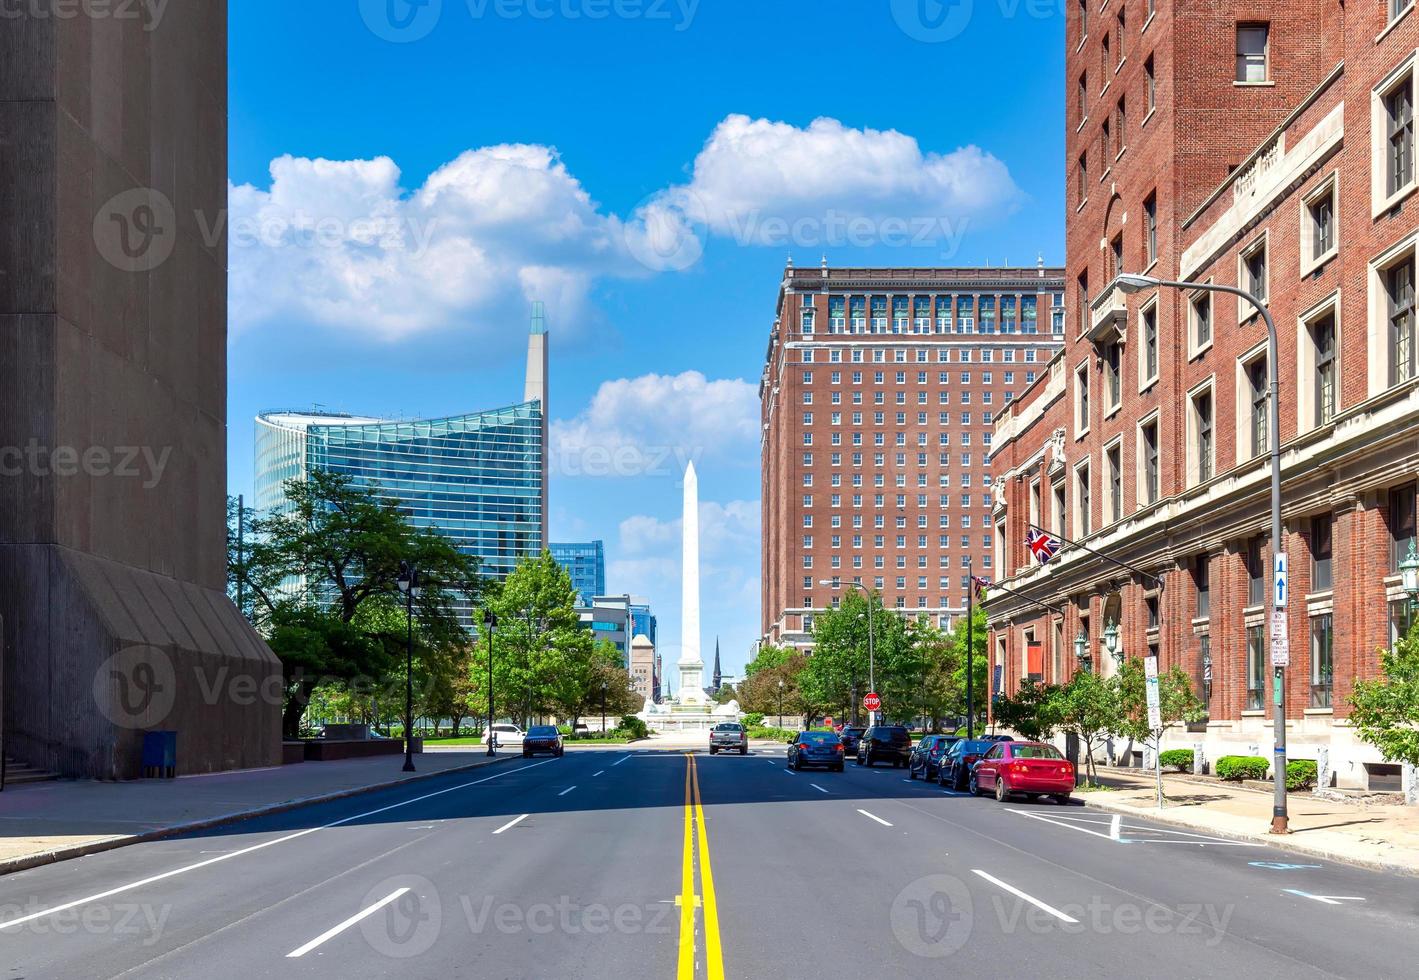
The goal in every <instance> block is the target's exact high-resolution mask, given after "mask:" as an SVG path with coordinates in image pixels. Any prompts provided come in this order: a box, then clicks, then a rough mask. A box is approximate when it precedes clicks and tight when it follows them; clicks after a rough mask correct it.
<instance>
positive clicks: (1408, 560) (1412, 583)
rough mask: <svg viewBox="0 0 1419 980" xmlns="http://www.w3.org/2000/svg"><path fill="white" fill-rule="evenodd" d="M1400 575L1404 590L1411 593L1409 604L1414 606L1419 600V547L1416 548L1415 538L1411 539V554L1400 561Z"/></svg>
mask: <svg viewBox="0 0 1419 980" xmlns="http://www.w3.org/2000/svg"><path fill="white" fill-rule="evenodd" d="M1399 577H1400V580H1401V581H1402V582H1403V583H1404V591H1405V592H1406V593H1408V594H1409V605H1410V606H1411V607H1412V606H1413V605H1414V604H1415V603H1416V602H1419V549H1416V548H1415V545H1414V539H1413V538H1411V539H1410V540H1409V554H1407V555H1405V556H1404V561H1402V562H1400V563H1399Z"/></svg>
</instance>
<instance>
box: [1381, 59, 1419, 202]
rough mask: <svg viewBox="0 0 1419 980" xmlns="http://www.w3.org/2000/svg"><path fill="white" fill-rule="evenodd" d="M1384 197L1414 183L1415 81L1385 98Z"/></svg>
mask: <svg viewBox="0 0 1419 980" xmlns="http://www.w3.org/2000/svg"><path fill="white" fill-rule="evenodd" d="M1384 109H1385V144H1386V149H1387V153H1386V167H1385V193H1387V194H1397V193H1399V191H1401V190H1403V189H1404V188H1405V187H1407V186H1408V185H1409V184H1410V183H1411V182H1412V181H1413V180H1414V78H1413V75H1410V76H1408V77H1406V78H1405V79H1404V80H1403V81H1401V82H1400V84H1399V85H1397V86H1395V87H1394V88H1393V89H1391V90H1390V91H1389V93H1388V94H1387V95H1385V96H1384Z"/></svg>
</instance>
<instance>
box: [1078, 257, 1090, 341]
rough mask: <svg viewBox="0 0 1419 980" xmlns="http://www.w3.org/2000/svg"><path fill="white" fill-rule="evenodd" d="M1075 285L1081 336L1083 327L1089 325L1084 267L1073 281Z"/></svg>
mask: <svg viewBox="0 0 1419 980" xmlns="http://www.w3.org/2000/svg"><path fill="white" fill-rule="evenodd" d="M1075 286H1076V290H1077V294H1078V299H1079V333H1080V335H1081V336H1082V335H1083V333H1084V329H1085V328H1086V327H1087V326H1088V325H1089V270H1088V269H1085V270H1084V271H1083V272H1081V273H1079V278H1078V279H1077V280H1076V281H1075Z"/></svg>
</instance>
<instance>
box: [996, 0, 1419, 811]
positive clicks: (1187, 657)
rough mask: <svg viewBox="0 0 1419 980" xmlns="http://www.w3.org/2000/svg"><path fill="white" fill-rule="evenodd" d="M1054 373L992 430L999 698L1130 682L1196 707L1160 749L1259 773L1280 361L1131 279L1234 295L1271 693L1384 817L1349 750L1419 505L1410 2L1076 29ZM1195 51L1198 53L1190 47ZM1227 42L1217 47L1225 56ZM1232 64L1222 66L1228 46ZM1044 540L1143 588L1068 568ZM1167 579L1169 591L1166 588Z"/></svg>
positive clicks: (1379, 783)
mask: <svg viewBox="0 0 1419 980" xmlns="http://www.w3.org/2000/svg"><path fill="white" fill-rule="evenodd" d="M1071 10H1072V13H1071V16H1070V19H1069V25H1068V32H1067V44H1066V51H1067V61H1068V75H1067V77H1068V79H1069V80H1070V84H1071V86H1072V91H1071V93H1070V98H1069V100H1068V111H1067V115H1066V120H1065V131H1066V134H1067V139H1068V143H1069V152H1068V155H1067V158H1066V160H1067V164H1068V168H1067V169H1068V193H1067V204H1068V215H1069V223H1068V267H1067V268H1068V271H1067V277H1068V281H1069V283H1070V285H1071V289H1072V290H1073V294H1072V295H1073V298H1074V299H1075V300H1077V303H1074V304H1072V305H1074V307H1075V309H1074V311H1073V312H1074V315H1073V316H1072V317H1071V318H1070V322H1069V328H1068V331H1067V334H1066V338H1065V346H1064V350H1063V352H1062V354H1061V355H1060V356H1059V357H1057V358H1056V359H1055V360H1054V361H1052V362H1051V363H1050V365H1049V367H1048V369H1047V371H1045V373H1044V374H1043V375H1042V376H1041V377H1040V378H1038V379H1037V380H1036V382H1035V383H1034V384H1033V385H1032V386H1030V387H1029V388H1028V389H1027V390H1026V391H1025V393H1024V394H1023V395H1022V396H1021V397H1020V398H1018V399H1016V401H1015V402H1014V404H1012V405H1011V406H1010V407H1009V408H1008V409H1007V410H1006V411H1004V412H1003V413H1002V414H1001V415H1000V417H999V418H998V419H997V420H996V429H995V446H994V448H995V453H996V467H995V469H996V472H997V474H998V480H997V484H996V486H995V488H994V489H995V493H996V499H995V505H994V517H995V524H996V530H997V534H998V537H997V541H996V549H995V550H996V566H997V568H998V569H999V572H1000V577H1002V578H1003V579H1005V581H1003V582H1002V583H1001V584H1003V585H1006V586H1007V587H1008V588H1010V589H1012V590H1014V592H1016V593H1019V595H1020V596H1023V597H1026V599H1032V600H1036V601H1039V602H1043V603H1046V604H1048V605H1050V606H1053V607H1056V608H1057V609H1058V610H1060V613H1059V614H1058V615H1041V612H1040V610H1039V608H1038V607H1037V606H1034V605H1032V604H1031V603H1030V602H1029V601H1025V599H1022V598H1017V597H1016V596H1015V595H1012V594H1010V593H1006V592H1004V591H1003V590H998V591H995V592H993V593H992V594H991V596H990V600H989V605H988V609H989V614H990V620H991V626H992V636H991V644H992V646H991V650H992V657H993V660H994V662H995V664H997V665H998V666H999V667H1000V668H1001V670H1002V674H1003V677H1004V683H1005V687H1006V689H1007V690H1013V689H1014V688H1015V687H1016V685H1017V684H1018V683H1019V681H1020V679H1021V678H1022V677H1024V676H1027V675H1036V676H1040V677H1042V678H1043V679H1044V680H1046V681H1056V680H1064V679H1066V678H1067V677H1068V676H1069V675H1071V674H1072V673H1073V672H1074V671H1075V670H1077V669H1079V667H1080V665H1079V664H1078V663H1076V657H1075V654H1074V651H1075V641H1076V637H1078V639H1079V643H1080V647H1081V648H1082V649H1083V651H1084V653H1085V654H1086V656H1087V657H1088V658H1089V661H1090V663H1091V666H1092V667H1093V668H1094V669H1098V670H1101V671H1104V672H1106V673H1107V672H1110V671H1112V670H1113V669H1115V668H1114V665H1113V661H1112V658H1110V657H1108V656H1106V655H1104V654H1103V653H1102V652H1101V649H1100V637H1101V635H1102V632H1103V630H1104V629H1105V627H1106V625H1107V624H1109V623H1117V624H1118V627H1119V629H1120V631H1121V648H1122V650H1123V651H1124V652H1125V653H1126V654H1128V655H1148V654H1153V653H1156V654H1158V655H1159V657H1160V658H1161V661H1160V662H1161V666H1162V667H1163V668H1164V669H1167V668H1168V667H1171V666H1173V665H1178V666H1181V667H1182V668H1183V669H1185V670H1186V671H1187V672H1188V673H1189V674H1190V675H1191V676H1193V677H1194V678H1195V679H1196V685H1197V691H1198V693H1199V694H1200V696H1201V697H1202V698H1203V699H1204V701H1205V703H1206V705H1207V709H1208V717H1207V720H1206V721H1205V722H1203V723H1200V724H1198V725H1195V726H1192V729H1193V730H1190V731H1181V730H1178V731H1174V732H1172V733H1170V735H1169V737H1168V739H1167V740H1166V742H1165V746H1166V745H1168V744H1171V745H1173V746H1179V747H1190V746H1191V745H1193V744H1194V743H1197V742H1201V743H1203V745H1204V747H1205V751H1206V753H1207V755H1208V757H1210V758H1216V757H1217V756H1219V755H1222V754H1236V753H1241V754H1251V755H1263V756H1269V755H1270V749H1271V746H1272V744H1273V733H1274V724H1273V721H1272V718H1271V714H1270V710H1269V709H1270V708H1271V705H1272V704H1273V698H1274V695H1275V694H1276V692H1275V690H1274V677H1273V673H1272V668H1271V662H1270V654H1271V641H1270V638H1269V635H1268V634H1269V630H1268V621H1267V613H1268V610H1269V606H1270V602H1271V599H1272V596H1271V587H1272V586H1271V578H1272V577H1271V567H1272V554H1273V547H1274V543H1273V542H1271V541H1269V540H1268V537H1269V533H1268V532H1269V469H1270V466H1269V460H1268V449H1269V446H1268V441H1269V438H1270V435H1269V431H1268V429H1269V421H1270V418H1269V406H1268V402H1267V399H1266V393H1267V368H1268V365H1267V355H1266V344H1265V340H1266V331H1265V326H1264V323H1263V321H1262V319H1261V317H1260V316H1259V315H1258V313H1257V311H1256V310H1254V309H1253V308H1251V306H1250V304H1247V303H1245V302H1238V301H1237V300H1235V299H1233V298H1231V297H1228V296H1225V295H1222V294H1216V293H1209V292H1206V291H1200V290H1199V291H1180V290H1175V289H1169V288H1164V289H1160V290H1156V291H1146V292H1144V293H1141V294H1137V295H1126V294H1125V293H1124V292H1123V291H1121V290H1119V289H1117V288H1115V287H1114V282H1115V276H1116V275H1117V274H1118V273H1119V272H1120V271H1128V272H1142V273H1146V274H1148V275H1152V276H1156V277H1160V278H1163V279H1170V280H1187V281H1192V282H1200V283H1206V282H1212V283H1217V284H1226V285H1239V286H1242V287H1243V288H1247V289H1249V290H1251V291H1252V292H1255V293H1257V294H1259V295H1261V296H1263V297H1265V299H1266V300H1267V302H1268V305H1269V307H1270V310H1271V312H1272V314H1273V315H1274V317H1275V320H1276V322H1277V326H1278V330H1279V335H1280V336H1279V356H1278V359H1277V364H1278V369H1279V381H1280V393H1281V411H1280V413H1279V416H1280V425H1281V453H1282V465H1283V488H1282V490H1283V502H1284V503H1283V518H1284V534H1285V539H1284V542H1283V544H1284V550H1285V552H1286V554H1287V556H1288V559H1289V566H1290V600H1289V608H1288V612H1289V616H1288V628H1287V631H1286V635H1287V637H1288V645H1289V648H1290V655H1291V667H1290V668H1289V670H1288V671H1287V672H1286V675H1285V686H1284V691H1283V692H1282V693H1284V696H1285V700H1286V705H1287V718H1288V722H1287V725H1288V728H1287V738H1288V742H1289V751H1290V755H1291V757H1292V758H1312V759H1315V758H1318V757H1319V755H1320V754H1321V752H1322V750H1325V751H1326V752H1327V753H1328V755H1329V759H1330V762H1331V764H1332V766H1333V767H1334V771H1335V778H1336V781H1337V783H1338V784H1339V785H1342V786H1349V787H1364V786H1368V787H1395V786H1396V785H1397V781H1398V779H1399V774H1398V771H1397V768H1396V767H1394V766H1390V765H1386V764H1384V763H1383V762H1382V760H1380V759H1379V757H1378V755H1377V754H1376V753H1375V752H1374V750H1372V749H1370V748H1369V747H1368V746H1365V745H1364V744H1363V743H1360V742H1359V741H1358V740H1357V739H1356V738H1355V736H1354V734H1353V731H1352V730H1351V729H1350V727H1349V726H1348V724H1347V723H1346V717H1347V714H1348V698H1349V696H1350V693H1351V691H1352V688H1353V684H1354V682H1355V681H1356V680H1357V679H1360V678H1373V677H1375V676H1376V675H1377V673H1378V653H1377V651H1378V650H1379V649H1380V648H1382V647H1386V646H1388V645H1390V644H1391V642H1392V641H1393V639H1394V638H1395V636H1396V635H1397V633H1398V632H1399V631H1400V630H1402V629H1403V628H1405V627H1406V626H1407V624H1408V622H1409V620H1410V616H1411V613H1410V603H1409V598H1408V597H1407V596H1406V595H1405V594H1404V593H1403V591H1402V588H1401V584H1400V578H1399V575H1398V572H1399V564H1400V562H1401V561H1402V560H1403V558H1404V556H1405V555H1406V554H1407V552H1408V549H1409V547H1410V544H1411V543H1412V542H1413V541H1414V538H1415V523H1416V515H1415V481H1416V476H1419V387H1417V386H1419V370H1416V346H1415V311H1414V285H1413V284H1414V271H1415V270H1414V264H1415V247H1416V239H1417V238H1419V223H1416V220H1415V218H1414V215H1413V209H1414V197H1413V193H1414V190H1415V188H1416V181H1415V170H1414V152H1413V143H1414V131H1413V103H1414V91H1415V88H1414V87H1415V73H1416V66H1415V51H1416V48H1419V21H1416V20H1415V18H1414V17H1413V15H1412V13H1411V10H1412V5H1406V4H1402V3H1399V2H1397V0H1396V2H1391V3H1374V4H1360V5H1355V4H1351V5H1341V4H1338V3H1281V2H1271V3H1251V4H1215V3H1202V2H1180V3H1176V4H1167V5H1164V4H1159V5H1157V6H1156V8H1155V7H1154V5H1152V4H1150V3H1146V2H1143V0H1135V2H1132V3H1120V2H1117V0H1115V2H1114V3H1112V4H1111V5H1100V4H1097V3H1096V2H1094V0H1089V2H1088V3H1085V4H1080V5H1078V6H1077V7H1073V8H1071ZM1204 38H1205V39H1208V40H1206V41H1205V42H1204V41H1203V40H1202V39H1204ZM1218 39H1222V40H1221V42H1220V43H1219V42H1218ZM1233 42H1235V43H1233ZM1031 524H1034V525H1041V526H1044V527H1046V528H1048V529H1051V530H1053V531H1055V532H1056V533H1058V534H1060V535H1062V536H1063V537H1064V538H1069V539H1073V540H1077V541H1080V542H1082V543H1084V544H1087V545H1088V547H1090V548H1092V549H1095V550H1097V551H1101V552H1104V553H1106V554H1109V555H1111V556H1113V557H1116V558H1118V559H1121V560H1123V561H1125V562H1127V563H1129V564H1130V565H1132V566H1135V567H1137V568H1138V569H1140V570H1141V571H1142V572H1144V573H1145V574H1141V575H1135V574H1131V573H1129V572H1127V571H1126V570H1123V569H1121V568H1119V567H1116V566H1111V565H1109V564H1107V563H1105V562H1103V561H1101V560H1099V559H1097V558H1094V557H1092V556H1090V555H1089V554H1088V553H1086V552H1084V551H1082V550H1077V549H1072V548H1070V547H1068V546H1066V547H1065V548H1063V549H1062V550H1061V551H1060V553H1059V555H1058V556H1057V557H1056V558H1055V559H1054V560H1053V561H1051V562H1050V563H1049V564H1048V565H1046V566H1044V567H1040V566H1038V565H1037V564H1036V563H1035V562H1034V561H1033V560H1032V558H1031V556H1030V553H1029V550H1028V548H1027V547H1026V541H1025V538H1026V535H1027V533H1028V529H1029V525H1031ZM1155 577H1156V580H1155Z"/></svg>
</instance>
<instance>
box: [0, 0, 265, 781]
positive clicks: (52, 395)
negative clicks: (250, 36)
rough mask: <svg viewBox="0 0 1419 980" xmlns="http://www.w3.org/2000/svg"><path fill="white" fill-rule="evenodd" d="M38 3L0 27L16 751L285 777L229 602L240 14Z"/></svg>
mask: <svg viewBox="0 0 1419 980" xmlns="http://www.w3.org/2000/svg"><path fill="white" fill-rule="evenodd" d="M43 6H44V5H23V6H22V7H16V8H15V9H14V10H13V11H10V12H9V13H8V14H7V16H6V18H5V27H4V30H3V31H0V64H4V65H5V70H4V71H3V72H0V115H3V123H0V129H3V131H4V133H5V138H4V140H3V141H0V171H3V173H4V174H5V179H4V180H3V181H0V224H3V226H4V227H5V228H6V229H8V230H9V232H8V233H7V234H5V235H3V236H0V271H3V274H0V313H3V314H4V315H5V320H6V330H5V332H4V338H5V339H4V341H3V343H4V353H3V356H0V391H3V392H4V395H3V399H4V403H3V407H0V446H5V447H10V448H9V449H7V450H6V451H5V456H4V460H3V462H4V466H5V470H6V472H5V478H4V479H3V480H0V619H3V649H4V654H3V731H4V751H5V753H6V754H8V755H10V756H11V757H13V758H16V759H18V760H20V761H22V762H25V763H28V764H30V765H33V766H37V767H40V768H43V769H47V770H50V771H56V772H59V773H61V774H63V775H67V776H79V777H95V778H103V779H114V778H129V777H135V776H137V775H139V768H140V761H141V745H142V737H143V733H144V732H145V731H148V730H157V729H161V730H171V731H176V732H177V767H178V771H179V772H180V773H195V772H208V771H215V770H222V769H236V768H246V767H253V766H267V765H277V764H279V763H280V760H281V742H280V710H281V698H280V692H281V683H280V678H281V668H280V664H279V663H278V662H277V660H276V658H275V656H274V655H273V654H272V653H271V651H270V650H269V649H268V648H267V647H266V645H265V644H264V643H263V642H262V641H261V640H260V638H259V637H258V636H257V635H256V634H255V632H254V631H253V630H252V629H251V628H250V627H249V626H248V625H247V623H246V622H245V620H244V619H243V618H242V617H241V615H240V614H239V613H238V612H237V610H236V608H235V607H234V606H233V605H232V603H231V602H230V601H229V600H228V599H227V596H226V589H225V579H226V555H225V548H226V535H225V499H226V465H225V458H226V410H227V406H226V392H227V387H226V378H227V375H226V349H227V340H226V333H227V331H226V326H227V324H226V307H227V303H226V237H225V232H224V230H223V229H224V227H225V226H224V224H223V223H222V222H221V221H220V216H221V215H222V214H223V213H224V212H225V209H226V203H227V201H226V197H227V159H226V157H227V136H226V116H227V52H226V36H227V9H226V3H225V2H222V0H211V2H208V3H198V4H179V5H176V6H174V7H172V8H170V9H168V10H166V13H165V16H163V17H160V18H157V19H156V20H152V19H150V18H143V17H128V18H109V19H105V20H97V19H95V18H93V17H88V16H71V17H63V16H55V15H54V12H53V11H50V10H47V9H41V8H42V7H43ZM204 227H209V228H216V229H218V231H217V232H216V233H215V237H213V236H212V235H208V236H206V237H204ZM17 454H18V455H17ZM236 685H240V688H238V687H237V686H236ZM238 690H240V691H241V692H243V693H242V694H241V695H240V696H238V695H237V694H236V693H235V692H236V691H238ZM251 691H257V692H260V693H259V694H258V695H256V696H254V697H253V696H250V692H251Z"/></svg>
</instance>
